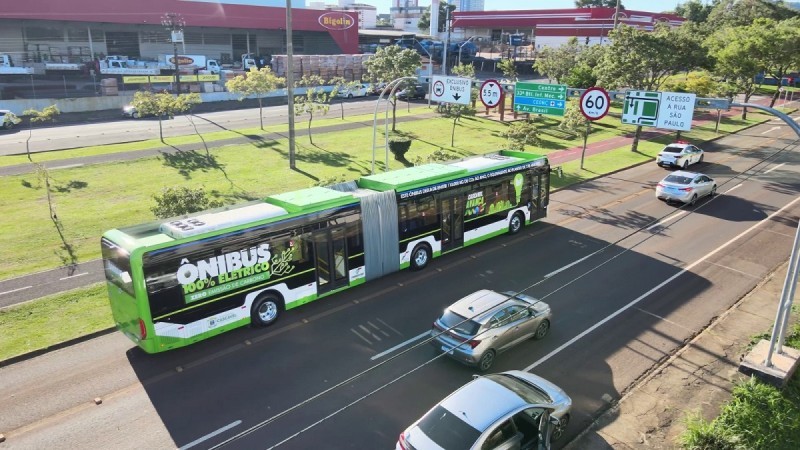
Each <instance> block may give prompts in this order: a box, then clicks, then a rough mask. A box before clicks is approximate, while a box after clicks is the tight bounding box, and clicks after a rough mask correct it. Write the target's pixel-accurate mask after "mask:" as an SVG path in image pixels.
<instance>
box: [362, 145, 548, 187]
mask: <svg viewBox="0 0 800 450" xmlns="http://www.w3.org/2000/svg"><path fill="white" fill-rule="evenodd" d="M535 160H542V161H543V163H544V161H545V160H546V158H545V157H544V156H542V155H536V154H533V153H524V152H516V151H511V150H501V151H499V152H497V153H491V154H488V155H481V156H473V157H470V158H465V159H462V160H460V161H456V162H453V163H450V164H438V163H431V164H424V165H421V166H415V167H409V168H407V169H401V170H394V171H391V172H384V173H381V174H377V175H369V176H365V177H361V179H360V180H359V181H358V186H359V187H362V188H368V189H374V190H376V191H388V190H392V189H394V190H395V191H397V192H401V191H407V190H409V189H415V188H418V187H420V186H427V185H431V184H437V183H442V182H445V181H449V180H453V179H457V178H461V177H464V176H468V175H473V174H478V173H483V172H488V171H490V170H496V169H500V168H504V167H510V166H514V165H516V164H519V163H522V162H529V161H535Z"/></svg>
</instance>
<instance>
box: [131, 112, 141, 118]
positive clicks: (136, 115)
mask: <svg viewBox="0 0 800 450" xmlns="http://www.w3.org/2000/svg"><path fill="white" fill-rule="evenodd" d="M131 117H133V118H134V119H138V118H139V113H138V112H134V113H133V114H131Z"/></svg>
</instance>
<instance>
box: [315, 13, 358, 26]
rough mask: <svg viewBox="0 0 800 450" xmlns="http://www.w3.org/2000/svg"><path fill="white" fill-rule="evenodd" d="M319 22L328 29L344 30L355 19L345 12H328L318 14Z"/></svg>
mask: <svg viewBox="0 0 800 450" xmlns="http://www.w3.org/2000/svg"><path fill="white" fill-rule="evenodd" d="M319 24H320V25H322V26H323V27H325V28H327V29H329V30H346V29H348V28H350V27H352V26H353V25H355V21H354V20H353V18H352V17H350V16H348V15H347V14H344V13H340V12H329V13H325V14H323V15H321V16H319Z"/></svg>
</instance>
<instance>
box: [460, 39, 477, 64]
mask: <svg viewBox="0 0 800 450" xmlns="http://www.w3.org/2000/svg"><path fill="white" fill-rule="evenodd" d="M476 37H478V36H470V37H469V39H467V40H466V41H464V42H462V43H461V45H459V46H458V64H461V50H463V49H464V46H465V45H467V42H469V41H471V40H473V39H475V38H476Z"/></svg>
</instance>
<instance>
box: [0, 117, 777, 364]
mask: <svg viewBox="0 0 800 450" xmlns="http://www.w3.org/2000/svg"><path fill="white" fill-rule="evenodd" d="M614 115H615V116H616V118H615V117H607V118H605V119H603V121H600V122H599V123H597V124H595V125H594V129H595V130H596V131H595V132H594V133H593V134H592V135H591V136H590V139H589V140H590V142H593V141H597V140H602V139H607V138H609V137H613V136H618V135H622V134H625V133H627V132H630V131H633V127H630V126H618V125H619V122H618V121H619V118H618V117H619V111H618V110H616V111H615V112H614ZM767 119H768V116H765V115H761V114H750V115H748V120H747V121H742V120H740V119H737V118H726V119H723V121H722V124H721V126H720V135H726V134H729V133H732V132H735V131H736V130H740V129H742V128H744V127H747V126H750V125H752V124H755V123H758V122H763V121H765V120H767ZM353 120H354V119H353ZM320 122H322V121H320ZM452 123H453V121H452V119H448V118H438V117H437V118H432V119H425V120H418V121H412V122H406V123H401V124H398V131H399V132H402V133H404V134H407V135H410V136H413V137H414V138H415V140H414V142H413V144H412V147H411V150H410V152H409V154H408V155H407V159H409V160H413V159H414V158H416V157H422V158H425V157H427V156H428V155H430V154H431V153H432V152H434V151H441V150H444V151H446V152H448V153H450V154H452V156H453V157H454V158H455V157H463V156H469V155H473V154H480V153H486V152H489V151H494V150H497V149H500V148H505V147H506V141H505V138H504V137H503V132H504V130H505V128H506V127H507V126H508V125H507V124H503V123H498V122H495V121H490V120H486V119H483V118H481V117H480V116H478V117H465V118H462V120H461V121H460V122H459V123H457V124H456V138H455V145H454V146H451V145H450V136H451V129H452ZM539 123H540V127H542V128H543V129H544V131H545V132H548V131H547V130H548V128H550V129H552V128H554V127H555V126H556V125H557V123H558V121H557V120H555V119H549V118H545V119H542V120H541V121H540V122H539ZM302 125H303V124H302V123H301V124H300V125H299V126H302ZM555 134H559V133H555ZM684 137H685V138H686V139H689V140H691V141H693V142H697V143H699V142H703V141H706V140H709V139H713V138H715V137H718V135H716V134H715V133H714V124H713V123H710V124H707V125H703V126H700V127H696V128H695V129H693V130H692V131H691V132H689V133H685V134H684ZM544 139H545V142H544V143H543V145H542V146H541V148H538V149H528V151H533V152H537V153H544V154H546V153H550V152H552V151H556V150H560V149H564V148H570V147H573V146H578V145H580V144H581V143H582V140H581V139H580V138H577V137H576V138H574V139H572V140H570V139H564V138H558V137H554V136H552V135H549V134H545V135H544ZM673 139H674V133H672V134H670V135H665V136H662V137H660V138H657V139H655V140H654V141H653V142H645V141H642V142H640V145H639V150H638V152H631V151H630V148H629V147H628V146H626V147H622V148H618V149H615V150H611V151H608V152H604V153H601V154H599V155H594V156H590V157H587V159H586V165H585V167H586V169H585V170H580V169H579V168H578V164H579V163H578V161H575V162H570V163H567V164H564V165H563V169H564V177H563V178H558V177H553V178H552V180H553V181H552V183H553V188H558V187H563V186H566V185H569V184H573V183H576V182H580V181H582V180H586V179H589V178H594V177H597V176H599V175H602V174H605V173H609V172H613V171H616V170H619V169H621V168H624V167H628V166H630V165H633V164H637V163H641V162H645V161H648V160H652V159H653V157H654V155H655V154H656V153H657V152H658V151H659V150H660V149H661V148H662V147H663V145H664V144H665V143H668V142H670V141H672V140H673ZM296 145H297V166H298V170H297V171H290V170H287V169H285V168H286V167H287V165H288V164H287V154H288V146H287V142H286V141H285V140H280V141H262V142H259V141H256V142H252V143H247V144H239V145H229V146H224V147H219V148H214V149H212V150H211V152H210V153H209V154H206V153H205V152H185V153H183V154H179V155H162V156H159V157H150V158H142V159H139V160H135V161H125V162H114V163H108V164H99V165H93V166H83V167H75V168H69V169H62V170H54V171H51V174H50V176H51V190H52V191H53V192H52V194H51V198H52V201H53V205H54V211H55V213H56V216H57V220H53V219H52V218H51V216H50V213H49V208H48V203H47V195H46V189H45V187H44V182H43V180H42V178H41V177H40V176H39V175H38V174H27V175H20V176H11V177H0V190H2V192H4V194H5V195H4V196H3V197H2V199H0V209H1V210H2V211H3V213H4V217H5V220H3V221H2V222H0V248H2V249H3V252H2V253H3V256H4V258H2V260H0V278H7V277H11V276H15V275H22V274H25V273H30V272H33V271H39V270H44V269H48V268H52V267H56V266H59V265H62V264H64V263H66V262H70V261H72V260H76V261H78V262H80V261H87V260H90V259H93V258H97V257H98V256H99V237H100V235H101V234H102V233H103V232H104V231H105V230H107V229H109V228H114V227H118V226H123V225H132V224H136V223H141V222H145V221H149V220H153V219H154V218H153V215H152V213H151V212H150V207H151V206H153V205H154V201H153V199H152V196H153V194H155V193H157V192H159V191H160V189H161V188H162V187H163V186H191V187H197V186H203V187H205V189H206V191H207V192H210V193H212V194H213V195H214V196H215V197H217V198H220V199H222V200H224V201H226V202H228V203H235V202H239V201H244V200H250V199H258V198H262V197H264V196H266V195H269V194H272V193H276V192H283V191H288V190H293V189H298V188H304V187H308V186H310V185H312V184H313V183H315V182H316V181H318V180H325V179H331V178H340V177H344V178H346V179H355V178H357V177H358V176H360V175H362V174H367V173H369V172H370V169H371V166H372V130H371V129H358V130H350V131H344V132H338V133H319V134H318V135H316V136H315V137H314V144H313V145H312V144H310V143H309V140H308V138H299V139H298V140H297V142H296ZM97 150H98V151H101V152H102V151H104V150H105V148H99V149H97ZM112 151H113V150H112ZM376 160H377V161H376V162H375V164H376V170H377V171H381V170H383V166H384V164H383V160H384V154H383V153H382V152H379V153H378V154H377V155H376ZM406 164H408V163H402V162H399V161H396V160H394V159H392V158H391V157H390V159H389V168H390V169H397V168H401V167H404V166H405V165H406ZM21 224H22V226H21ZM81 298H83V299H84V300H82V301H80V302H78V299H81ZM106 301H107V300H106V298H105V289H104V288H103V287H102V286H100V285H95V286H91V287H89V288H84V289H78V290H75V291H72V292H68V293H64V294H58V295H53V296H51V297H47V298H44V299H37V300H35V301H32V302H29V303H25V304H23V305H20V306H16V307H11V308H7V309H5V310H0V327H2V329H3V330H6V329H8V328H6V326H7V324H11V323H14V332H13V333H3V335H4V336H3V337H1V338H0V343H2V346H0V348H2V353H0V360H2V359H4V358H7V357H10V356H12V355H17V354H21V353H25V352H29V351H31V350H34V349H37V348H46V347H48V346H50V345H53V344H55V343H57V342H61V341H64V340H68V339H72V338H75V337H78V336H82V335H85V334H88V333H91V332H93V331H97V330H100V329H103V328H106V327H108V326H109V325H111V318H110V312H109V310H108V308H107V306H106ZM54 310H56V311H59V312H58V315H57V316H56V317H61V318H62V319H61V320H60V321H59V322H58V324H60V325H61V326H60V327H59V326H55V325H54V326H53V328H55V329H53V330H52V331H48V332H47V333H44V334H42V333H41V330H42V329H44V328H48V329H49V328H50V327H42V322H41V321H49V320H52V319H51V318H50V317H52V316H53V313H52V311H54ZM34 317H41V318H40V319H36V320H32V319H31V318H34ZM64 317H74V320H63V318H64ZM22 319H24V320H22ZM48 323H49V322H48ZM76 323H80V324H81V325H80V326H79V327H78V326H74V324H76ZM65 324H67V326H64V325H65ZM62 328H63V329H62ZM12 338H13V339H12Z"/></svg>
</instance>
